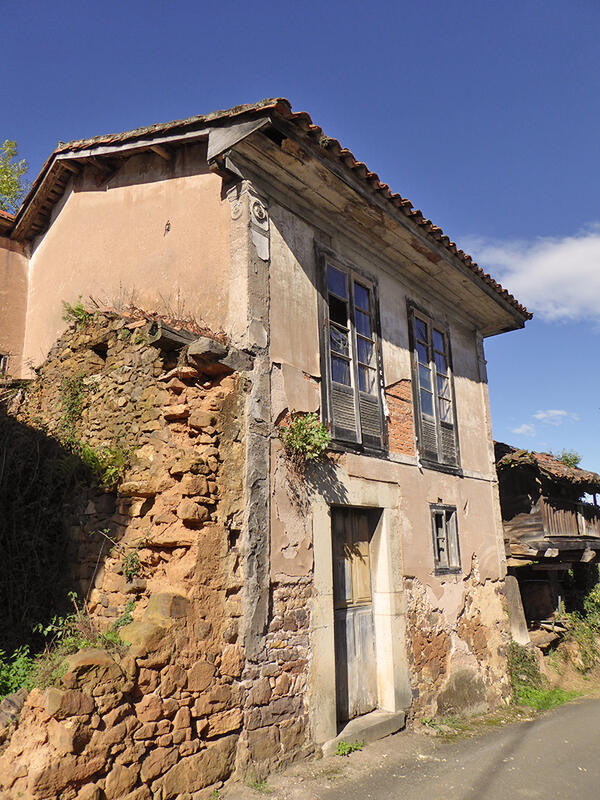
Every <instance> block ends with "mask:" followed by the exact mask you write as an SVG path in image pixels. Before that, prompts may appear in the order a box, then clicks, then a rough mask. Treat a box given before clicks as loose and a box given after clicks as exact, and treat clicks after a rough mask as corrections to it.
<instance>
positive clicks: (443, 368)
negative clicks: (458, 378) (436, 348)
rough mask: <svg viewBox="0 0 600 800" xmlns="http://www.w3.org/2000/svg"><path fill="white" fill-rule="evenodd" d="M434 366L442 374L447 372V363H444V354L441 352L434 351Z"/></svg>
mask: <svg viewBox="0 0 600 800" xmlns="http://www.w3.org/2000/svg"><path fill="white" fill-rule="evenodd" d="M434 358H435V368H436V369H437V371H438V372H442V373H443V374H444V375H447V374H448V364H447V363H446V356H445V355H444V354H443V353H434Z"/></svg>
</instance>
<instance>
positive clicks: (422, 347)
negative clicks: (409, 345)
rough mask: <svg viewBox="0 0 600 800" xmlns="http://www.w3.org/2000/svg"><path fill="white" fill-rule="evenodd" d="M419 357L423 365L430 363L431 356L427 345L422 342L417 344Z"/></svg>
mask: <svg viewBox="0 0 600 800" xmlns="http://www.w3.org/2000/svg"><path fill="white" fill-rule="evenodd" d="M417 357H418V359H419V361H420V362H421V364H428V363H429V354H428V353H427V345H426V344H423V343H422V342H417Z"/></svg>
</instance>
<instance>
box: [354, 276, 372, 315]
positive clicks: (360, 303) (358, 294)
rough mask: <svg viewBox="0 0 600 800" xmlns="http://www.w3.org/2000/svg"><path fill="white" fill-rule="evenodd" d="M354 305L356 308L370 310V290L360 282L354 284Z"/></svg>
mask: <svg viewBox="0 0 600 800" xmlns="http://www.w3.org/2000/svg"><path fill="white" fill-rule="evenodd" d="M354 305H355V306H356V308H362V310H363V311H368V310H369V290H368V289H365V287H364V286H361V285H360V283H355V284H354Z"/></svg>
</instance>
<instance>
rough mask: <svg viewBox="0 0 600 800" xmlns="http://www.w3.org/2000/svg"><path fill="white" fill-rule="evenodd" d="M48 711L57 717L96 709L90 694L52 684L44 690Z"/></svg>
mask: <svg viewBox="0 0 600 800" xmlns="http://www.w3.org/2000/svg"><path fill="white" fill-rule="evenodd" d="M44 708H45V710H46V713H47V714H49V715H50V716H51V717H55V718H56V719H64V718H66V717H74V716H83V715H86V714H91V713H92V712H93V710H94V701H93V700H92V698H91V697H89V695H87V694H84V693H83V692H77V691H74V690H72V689H68V690H66V691H64V690H61V689H57V688H55V687H54V686H51V687H50V688H49V689H46V691H45V692H44Z"/></svg>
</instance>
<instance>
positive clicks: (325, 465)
mask: <svg viewBox="0 0 600 800" xmlns="http://www.w3.org/2000/svg"><path fill="white" fill-rule="evenodd" d="M305 478H306V486H307V489H308V493H309V495H310V496H313V497H315V496H318V497H320V498H322V499H323V500H324V501H325V502H326V503H327V504H328V505H330V506H332V505H342V506H343V505H347V504H348V502H349V500H348V490H347V489H346V487H345V486H344V484H343V483H342V481H340V480H339V478H338V476H337V471H336V468H335V464H334V463H333V462H332V461H331V460H330V459H324V460H323V461H309V462H308V463H307V465H306V471H305Z"/></svg>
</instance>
